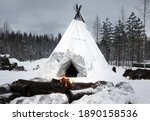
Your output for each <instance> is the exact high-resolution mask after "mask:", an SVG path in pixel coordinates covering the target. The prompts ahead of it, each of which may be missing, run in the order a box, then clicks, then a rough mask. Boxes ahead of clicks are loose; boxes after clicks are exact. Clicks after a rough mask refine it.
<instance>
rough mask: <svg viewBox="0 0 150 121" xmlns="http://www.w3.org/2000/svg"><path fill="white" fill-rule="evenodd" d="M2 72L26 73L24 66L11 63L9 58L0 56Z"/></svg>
mask: <svg viewBox="0 0 150 121" xmlns="http://www.w3.org/2000/svg"><path fill="white" fill-rule="evenodd" d="M0 70H9V71H11V70H16V71H25V69H24V67H23V66H18V64H17V63H10V61H9V58H8V57H6V56H0Z"/></svg>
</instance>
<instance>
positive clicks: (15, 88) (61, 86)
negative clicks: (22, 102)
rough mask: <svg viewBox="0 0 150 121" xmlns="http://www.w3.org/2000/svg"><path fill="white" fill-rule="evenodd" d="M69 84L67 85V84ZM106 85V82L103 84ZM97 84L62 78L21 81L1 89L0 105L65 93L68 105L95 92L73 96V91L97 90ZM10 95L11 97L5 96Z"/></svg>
mask: <svg viewBox="0 0 150 121" xmlns="http://www.w3.org/2000/svg"><path fill="white" fill-rule="evenodd" d="M66 83H67V84H66ZM102 83H104V82H102ZM96 87H97V83H75V82H74V83H70V82H69V81H68V80H65V79H64V78H62V79H61V80H57V79H52V81H51V82H37V81H36V82H35V81H32V80H23V79H19V80H17V81H14V82H13V83H12V84H10V85H8V87H7V89H6V88H5V87H0V103H9V102H10V101H12V100H14V99H15V98H17V97H21V96H24V97H31V96H34V95H40V94H51V93H63V94H66V96H67V98H68V103H71V102H72V101H74V100H77V99H80V98H81V97H82V96H84V95H91V94H93V92H82V91H80V92H79V93H76V94H73V93H72V91H73V90H83V89H87V88H93V89H94V88H96ZM5 94H9V95H7V96H6V95H5Z"/></svg>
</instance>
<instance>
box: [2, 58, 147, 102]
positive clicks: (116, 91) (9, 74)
mask: <svg viewBox="0 0 150 121" xmlns="http://www.w3.org/2000/svg"><path fill="white" fill-rule="evenodd" d="M46 60H47V59H40V60H37V61H32V62H30V61H27V62H19V61H18V60H16V59H10V62H17V63H18V65H20V66H24V67H25V69H26V70H27V71H23V72H22V71H0V85H3V84H7V83H11V82H13V81H15V80H17V79H32V78H35V77H38V70H35V68H37V65H39V67H43V65H44V63H45V61H46ZM123 72H124V69H123V68H122V67H117V73H116V76H117V81H116V79H115V78H112V77H110V79H109V81H110V82H113V83H114V85H116V84H117V83H119V82H128V83H129V84H130V85H131V87H132V88H133V90H134V92H131V93H129V92H128V91H126V90H122V89H123V88H121V89H120V88H116V87H111V88H105V89H103V90H101V91H98V92H97V93H95V94H93V95H89V96H87V95H85V96H84V97H82V98H81V99H79V100H77V101H74V102H73V103H126V101H131V102H132V103H150V93H149V92H150V80H128V79H126V78H123V77H122V74H123ZM108 77H109V75H108ZM96 81H98V80H96ZM99 81H100V80H99ZM103 81H104V80H103ZM19 100H22V103H66V102H67V98H66V96H65V95H64V94H51V95H42V96H40V95H38V96H34V97H31V98H25V97H20V98H18V99H15V100H13V101H12V102H11V103H16V102H17V101H19ZM23 100H24V101H23Z"/></svg>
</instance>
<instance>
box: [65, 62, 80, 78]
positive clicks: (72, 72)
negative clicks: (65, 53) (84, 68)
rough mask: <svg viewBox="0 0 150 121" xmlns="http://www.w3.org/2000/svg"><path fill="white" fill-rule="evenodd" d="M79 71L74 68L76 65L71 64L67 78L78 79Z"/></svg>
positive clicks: (67, 71)
mask: <svg viewBox="0 0 150 121" xmlns="http://www.w3.org/2000/svg"><path fill="white" fill-rule="evenodd" d="M77 74H78V71H77V69H76V68H75V67H74V65H73V64H72V63H71V64H70V66H69V67H68V69H67V70H66V74H65V76H66V77H77Z"/></svg>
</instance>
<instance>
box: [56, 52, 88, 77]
mask: <svg viewBox="0 0 150 121" xmlns="http://www.w3.org/2000/svg"><path fill="white" fill-rule="evenodd" d="M81 58H82V57H81V56H79V55H78V56H77V55H76V56H75V55H74V56H73V55H72V56H65V57H64V58H63V59H62V60H61V61H60V68H59V70H58V73H57V76H58V77H62V76H67V77H86V76H87V72H86V67H85V63H84V61H83V59H81ZM79 60H80V61H79ZM81 60H82V61H81Z"/></svg>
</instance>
